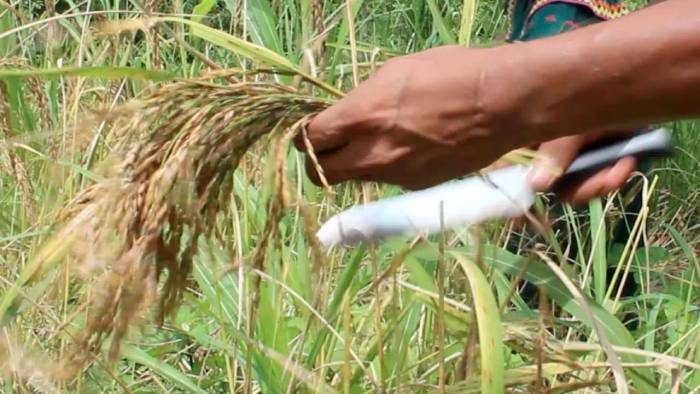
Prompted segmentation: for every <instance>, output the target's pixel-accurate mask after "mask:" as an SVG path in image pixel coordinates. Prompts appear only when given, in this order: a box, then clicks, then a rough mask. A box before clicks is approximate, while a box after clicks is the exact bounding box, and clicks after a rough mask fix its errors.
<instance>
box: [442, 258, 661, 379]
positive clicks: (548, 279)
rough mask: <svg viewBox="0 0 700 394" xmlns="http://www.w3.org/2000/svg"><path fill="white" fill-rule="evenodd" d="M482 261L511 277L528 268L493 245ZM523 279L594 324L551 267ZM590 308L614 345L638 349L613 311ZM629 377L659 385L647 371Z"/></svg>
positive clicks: (538, 266)
mask: <svg viewBox="0 0 700 394" xmlns="http://www.w3.org/2000/svg"><path fill="white" fill-rule="evenodd" d="M481 250H482V256H481V257H482V259H483V260H484V262H485V263H486V264H489V265H491V266H492V267H493V268H495V269H497V270H499V271H502V272H505V273H507V274H509V275H518V274H520V273H521V272H522V269H523V266H524V265H525V259H524V258H522V257H520V256H517V255H514V254H512V253H510V252H508V251H506V250H503V249H501V248H499V247H497V246H494V245H482V246H481ZM455 251H457V252H461V253H465V254H466V255H467V256H469V257H472V258H473V257H474V256H475V252H474V251H471V250H468V249H466V248H461V249H456V250H455ZM524 279H525V280H527V281H529V282H531V283H532V284H533V285H535V286H540V287H542V288H543V289H544V290H545V291H546V293H547V295H548V296H549V297H550V298H551V299H552V300H554V301H556V302H557V304H558V305H560V306H561V307H562V308H563V309H564V310H565V311H567V312H568V313H570V314H572V315H573V316H575V317H576V318H577V319H579V320H580V321H582V322H584V323H585V324H586V325H588V326H589V327H591V326H592V322H591V321H590V319H589V318H588V314H587V313H586V311H585V309H584V307H583V306H582V305H580V304H579V302H578V301H576V299H575V298H574V296H573V295H572V294H571V293H570V292H569V291H568V289H567V288H566V286H565V285H564V283H562V282H561V280H560V279H559V278H558V277H557V275H556V274H555V273H553V272H552V271H551V270H550V269H549V267H547V266H546V265H545V264H543V263H542V262H540V261H535V262H532V263H530V265H529V268H528V270H527V271H526V272H525V275H524ZM588 306H589V307H590V309H591V312H592V313H593V316H594V318H595V319H596V320H597V322H598V325H599V326H600V327H601V329H602V330H603V331H604V332H605V334H606V335H607V336H608V339H609V340H610V342H611V344H613V345H618V346H623V347H629V348H636V347H637V346H636V343H635V341H634V338H633V337H632V335H631V334H630V333H629V331H628V330H627V328H625V326H624V325H623V324H622V323H621V322H620V321H619V320H618V319H617V318H616V317H615V316H614V315H612V314H611V313H610V312H608V311H607V310H606V309H605V308H603V307H602V306H600V304H598V303H596V302H595V301H593V300H588ZM620 357H621V359H622V360H623V361H625V362H643V361H644V359H643V358H641V357H639V356H634V355H629V354H623V355H621V356H620ZM629 376H630V377H631V378H632V381H633V383H634V385H635V386H636V387H637V389H639V390H640V391H641V392H644V393H656V392H658V391H657V389H656V385H655V384H654V382H655V381H656V380H655V379H654V376H653V374H652V371H649V370H647V369H633V370H629Z"/></svg>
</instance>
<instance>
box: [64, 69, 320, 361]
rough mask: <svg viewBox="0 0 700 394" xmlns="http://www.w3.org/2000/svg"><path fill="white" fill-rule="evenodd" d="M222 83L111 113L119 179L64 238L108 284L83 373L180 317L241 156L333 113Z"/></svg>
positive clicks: (281, 90) (172, 90)
mask: <svg viewBox="0 0 700 394" xmlns="http://www.w3.org/2000/svg"><path fill="white" fill-rule="evenodd" d="M218 76H219V77H220V76H221V75H218ZM228 77H229V79H230V77H231V76H230V75H229V76H228ZM213 80H214V78H211V77H208V78H202V79H198V80H188V81H182V82H175V83H172V84H169V85H166V86H164V87H162V88H160V89H159V90H157V91H155V92H154V93H152V94H150V95H149V96H147V97H145V98H143V99H141V100H139V101H137V102H133V103H130V104H127V106H126V107H124V108H121V109H119V110H118V111H116V112H114V113H112V114H111V116H112V117H116V118H117V119H116V120H114V124H115V127H114V129H113V135H114V136H116V137H117V138H118V141H119V143H118V148H117V149H116V151H115V152H114V154H113V155H112V158H111V161H109V162H110V163H111V164H110V165H109V166H108V167H107V168H108V170H107V171H106V172H107V174H106V176H105V178H104V180H102V181H100V182H98V183H96V184H94V185H93V186H91V187H89V188H87V189H85V190H84V191H83V192H82V193H81V194H79V195H78V196H77V198H76V199H75V200H74V201H73V202H72V203H71V204H70V205H69V206H68V207H66V208H65V209H64V211H63V212H62V218H63V223H65V224H64V225H63V226H62V228H61V230H60V231H59V232H58V239H60V240H62V242H64V244H65V245H68V246H67V248H68V249H69V250H68V252H67V253H68V254H69V256H70V258H71V259H72V260H73V261H76V262H77V266H78V267H80V268H81V269H82V270H84V271H87V272H91V273H95V272H97V273H98V275H99V279H98V281H97V282H96V284H95V285H94V286H92V287H91V290H90V292H89V294H88V295H86V297H89V302H88V301H86V302H87V305H88V306H87V308H88V309H87V315H88V318H87V327H86V330H84V332H83V334H82V336H81V337H80V338H78V341H77V342H78V346H77V348H76V349H79V350H80V351H76V352H74V357H73V359H72V360H71V361H72V363H71V364H74V365H82V362H84V361H86V360H87V359H86V357H87V355H88V354H89V353H90V352H94V351H99V349H100V347H101V345H102V344H103V342H104V341H105V339H107V338H108V337H109V336H110V335H111V337H112V342H111V349H110V355H111V356H112V357H114V356H116V355H117V354H118V351H119V342H120V340H121V339H122V338H123V337H124V335H125V334H126V332H127V329H128V327H129V326H130V324H131V323H132V322H133V321H134V319H136V318H137V317H139V316H140V315H142V314H143V312H144V311H146V310H148V307H149V306H151V305H153V304H155V303H158V304H159V311H160V312H159V316H160V318H161V319H162V318H163V317H164V316H165V315H167V314H168V313H169V312H171V311H172V310H173V308H175V306H176V304H177V303H178V300H179V297H180V295H181V292H182V290H183V289H184V288H185V286H186V284H187V278H188V274H189V273H190V270H191V268H192V259H193V257H194V255H195V254H196V252H197V250H196V245H197V239H198V237H199V236H201V235H208V234H210V233H211V232H212V231H213V223H214V222H215V216H216V215H217V213H218V212H221V211H222V210H224V209H227V208H228V205H227V204H228V202H229V201H231V198H230V195H231V193H232V192H233V184H232V182H233V176H232V173H233V171H235V170H236V168H237V166H238V164H239V161H240V160H241V157H242V156H243V155H244V154H245V153H246V151H247V150H248V149H249V148H250V147H251V145H252V144H253V143H254V142H255V141H257V140H258V139H259V138H260V137H262V136H264V135H266V134H268V133H271V132H275V133H279V135H285V136H287V138H291V136H293V135H294V134H296V133H297V132H298V131H299V130H300V129H301V128H302V127H303V126H304V125H305V123H306V120H307V119H308V118H309V117H310V116H312V115H313V114H315V113H318V112H319V111H321V110H323V109H324V108H326V107H327V106H328V105H329V104H330V102H329V101H326V100H324V99H319V98H315V97H312V96H309V95H305V94H302V93H299V92H298V91H296V90H294V89H292V88H289V87H286V86H282V85H278V84H275V83H271V82H237V83H234V84H230V83H227V84H220V83H215V82H213ZM166 274H167V275H166ZM163 277H165V278H164V280H163V281H161V279H162V278H163ZM161 282H162V283H161Z"/></svg>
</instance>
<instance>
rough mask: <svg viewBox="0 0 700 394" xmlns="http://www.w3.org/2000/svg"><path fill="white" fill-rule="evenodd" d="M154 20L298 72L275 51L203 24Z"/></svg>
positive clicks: (187, 20) (250, 57) (256, 58)
mask: <svg viewBox="0 0 700 394" xmlns="http://www.w3.org/2000/svg"><path fill="white" fill-rule="evenodd" d="M154 19H155V20H156V21H159V22H174V23H182V24H185V25H187V26H189V27H190V28H191V32H192V34H193V35H194V36H196V37H199V38H201V39H203V40H205V41H208V42H210V43H212V44H214V45H217V46H220V47H222V48H224V49H227V50H229V51H231V52H233V53H236V54H238V55H240V56H243V57H245V58H248V59H250V60H253V61H255V62H258V63H261V64H264V65H267V66H272V67H275V68H279V69H281V70H287V71H297V67H296V66H295V65H294V64H293V63H292V62H290V61H289V59H287V58H285V57H284V56H282V55H280V54H279V53H277V52H275V51H274V50H271V49H268V48H265V47H263V46H260V45H256V44H253V43H252V42H249V41H246V40H244V39H241V38H238V37H236V36H234V35H231V34H228V33H226V32H224V31H222V30H217V29H214V28H212V27H209V26H207V25H204V24H202V23H198V22H195V21H193V20H189V19H184V18H179V17H175V16H164V17H158V18H154Z"/></svg>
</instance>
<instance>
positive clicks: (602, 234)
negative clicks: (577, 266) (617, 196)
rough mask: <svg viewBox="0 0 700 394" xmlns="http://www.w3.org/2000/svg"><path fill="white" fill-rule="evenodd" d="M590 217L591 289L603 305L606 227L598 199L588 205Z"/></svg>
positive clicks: (605, 281)
mask: <svg viewBox="0 0 700 394" xmlns="http://www.w3.org/2000/svg"><path fill="white" fill-rule="evenodd" d="M588 209H589V211H590V217H591V225H590V229H591V245H592V251H591V253H592V256H591V258H592V259H593V289H594V294H595V299H596V301H597V302H598V303H603V300H604V299H605V292H606V290H607V284H608V278H607V275H608V262H607V259H606V257H607V256H606V245H607V241H606V238H607V237H606V234H607V232H606V226H605V214H604V212H603V203H602V202H601V200H600V198H596V199H593V200H591V201H590V202H589V204H588Z"/></svg>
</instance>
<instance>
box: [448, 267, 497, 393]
mask: <svg viewBox="0 0 700 394" xmlns="http://www.w3.org/2000/svg"><path fill="white" fill-rule="evenodd" d="M452 256H453V257H454V258H455V259H457V261H458V262H459V263H460V265H461V266H462V269H463V270H464V273H465V274H466V276H467V279H468V280H469V287H470V288H471V293H472V299H473V301H474V312H475V314H476V324H477V327H478V330H479V351H480V355H481V392H482V393H494V394H497V393H502V392H503V391H504V389H505V388H504V383H503V377H504V361H503V352H504V349H503V332H502V329H501V316H500V312H499V308H498V303H497V302H496V299H495V298H494V296H493V292H492V291H491V287H490V286H489V283H488V281H487V280H486V276H485V275H484V273H483V272H481V270H480V269H479V267H478V266H477V265H476V264H475V263H474V262H473V261H471V260H470V259H468V258H466V257H465V256H464V255H462V254H460V253H452Z"/></svg>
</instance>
